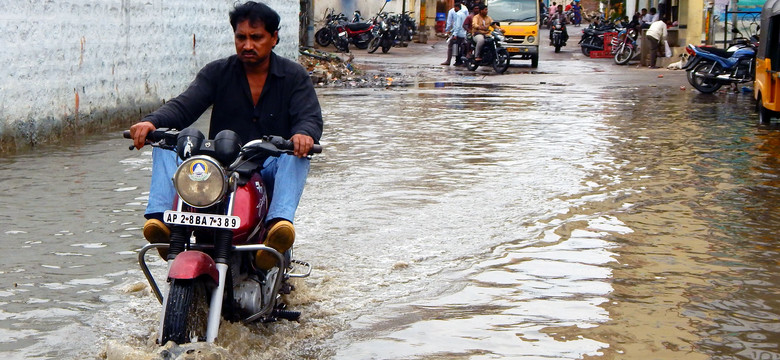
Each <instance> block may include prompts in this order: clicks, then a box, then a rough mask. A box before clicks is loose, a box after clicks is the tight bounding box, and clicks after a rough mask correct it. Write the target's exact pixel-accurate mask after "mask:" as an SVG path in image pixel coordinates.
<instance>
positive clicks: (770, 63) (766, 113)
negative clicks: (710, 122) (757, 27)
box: [753, 0, 780, 124]
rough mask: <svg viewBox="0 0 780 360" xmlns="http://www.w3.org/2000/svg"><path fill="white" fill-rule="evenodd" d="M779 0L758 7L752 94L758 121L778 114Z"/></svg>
mask: <svg viewBox="0 0 780 360" xmlns="http://www.w3.org/2000/svg"><path fill="white" fill-rule="evenodd" d="M778 73H780V0H767V1H766V3H764V8H763V10H761V34H760V35H759V44H758V52H757V53H756V80H755V81H754V83H753V97H754V98H755V99H756V110H757V111H758V118H759V120H760V121H761V123H764V124H767V123H769V121H770V119H771V118H773V117H775V118H776V117H778V116H780V81H778V78H777V76H778Z"/></svg>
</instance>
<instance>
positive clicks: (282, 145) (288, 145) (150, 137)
mask: <svg viewBox="0 0 780 360" xmlns="http://www.w3.org/2000/svg"><path fill="white" fill-rule="evenodd" d="M156 134H157V132H155V131H152V132H150V133H149V134H147V135H146V136H147V138H146V141H147V142H150V141H151V142H157V141H160V140H162V139H163V138H158V136H156ZM122 137H124V138H125V139H132V136H130V130H125V131H123V132H122ZM277 139H278V140H277ZM271 143H272V144H274V146H276V147H277V148H279V149H280V150H289V151H292V150H294V149H295V144H293V142H292V141H291V140H286V139H284V138H282V137H273V138H272V140H271ZM134 148H135V146H133V145H131V146H130V150H133V149H134ZM309 153H310V154H319V153H322V145H320V144H314V145H313V146H312V148H311V151H309Z"/></svg>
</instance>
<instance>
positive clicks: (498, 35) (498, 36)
mask: <svg viewBox="0 0 780 360" xmlns="http://www.w3.org/2000/svg"><path fill="white" fill-rule="evenodd" d="M496 40H498V41H500V42H504V41H506V37H504V35H501V34H496Z"/></svg>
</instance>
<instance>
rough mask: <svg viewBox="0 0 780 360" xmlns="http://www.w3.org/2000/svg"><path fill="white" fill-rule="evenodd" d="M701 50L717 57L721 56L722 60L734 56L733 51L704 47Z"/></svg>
mask: <svg viewBox="0 0 780 360" xmlns="http://www.w3.org/2000/svg"><path fill="white" fill-rule="evenodd" d="M699 50H701V51H704V52H707V53H710V54H713V55H715V56H720V57H722V58H730V57H731V55H734V52H733V51H726V50H724V49H721V48H716V47H709V46H702V47H700V48H699Z"/></svg>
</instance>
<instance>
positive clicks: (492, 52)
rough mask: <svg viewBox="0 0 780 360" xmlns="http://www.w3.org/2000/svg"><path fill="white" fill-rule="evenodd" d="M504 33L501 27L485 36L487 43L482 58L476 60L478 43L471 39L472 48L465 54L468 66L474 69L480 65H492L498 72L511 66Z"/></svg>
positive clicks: (483, 47) (465, 62)
mask: <svg viewBox="0 0 780 360" xmlns="http://www.w3.org/2000/svg"><path fill="white" fill-rule="evenodd" d="M505 41H506V40H505V37H504V34H503V33H502V32H501V30H499V29H495V30H493V31H492V32H491V34H490V35H489V36H485V45H483V46H482V53H481V54H480V55H481V56H482V60H480V61H476V60H475V58H474V51H476V48H477V45H476V43H475V42H474V40H473V39H472V40H471V49H470V50H469V52H468V53H466V55H464V56H463V63H464V64H466V68H467V69H469V70H471V71H474V70H477V68H478V67H479V66H488V65H492V66H493V70H495V71H496V73H499V74H503V73H504V72H505V71H506V70H507V69H508V68H509V52H507V50H506V48H505V47H504V45H503V44H504V42H505Z"/></svg>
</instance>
